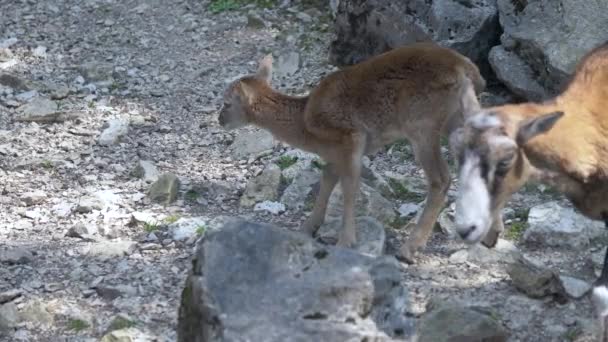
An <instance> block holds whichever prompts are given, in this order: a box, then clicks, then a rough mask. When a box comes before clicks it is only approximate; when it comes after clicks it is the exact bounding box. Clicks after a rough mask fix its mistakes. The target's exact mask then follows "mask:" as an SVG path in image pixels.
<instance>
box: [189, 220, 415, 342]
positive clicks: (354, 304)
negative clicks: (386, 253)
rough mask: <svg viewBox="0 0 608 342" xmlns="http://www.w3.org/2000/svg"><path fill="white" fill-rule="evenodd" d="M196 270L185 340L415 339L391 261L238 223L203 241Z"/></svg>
mask: <svg viewBox="0 0 608 342" xmlns="http://www.w3.org/2000/svg"><path fill="white" fill-rule="evenodd" d="M193 265H194V266H193V270H192V272H191V274H190V275H189V277H188V279H187V281H186V286H185V288H184V291H183V293H182V301H181V307H180V310H179V322H178V340H179V341H183V342H185V341H188V342H193V341H237V340H240V339H241V338H242V337H244V336H247V338H248V339H250V340H251V341H269V342H272V341H354V340H356V341H364V340H370V341H392V340H393V339H394V338H399V339H405V340H407V338H410V337H411V336H412V335H413V333H414V327H413V321H412V320H411V319H409V318H407V317H406V315H405V314H406V312H407V310H408V305H409V304H408V298H407V291H406V288H405V287H403V283H402V282H401V275H400V271H399V267H398V266H397V262H396V261H395V260H394V259H393V258H383V257H380V258H372V257H368V256H364V255H361V254H357V253H356V252H354V251H353V250H351V249H343V248H336V247H333V246H326V245H322V244H320V243H317V242H314V241H313V240H312V239H310V238H308V237H306V236H304V235H303V234H300V233H295V232H289V231H286V230H283V229H279V228H277V227H273V226H270V225H262V224H256V223H251V222H247V221H234V222H231V223H228V224H226V226H224V228H222V229H220V230H219V231H217V232H213V233H211V234H209V235H207V236H206V237H205V238H204V240H203V241H202V242H201V243H200V244H199V246H198V248H197V251H196V254H195V259H194V262H193Z"/></svg>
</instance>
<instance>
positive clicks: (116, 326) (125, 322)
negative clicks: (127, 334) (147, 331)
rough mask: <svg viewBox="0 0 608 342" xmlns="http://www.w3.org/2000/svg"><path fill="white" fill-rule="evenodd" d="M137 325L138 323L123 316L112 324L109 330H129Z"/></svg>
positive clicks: (118, 317)
mask: <svg viewBox="0 0 608 342" xmlns="http://www.w3.org/2000/svg"><path fill="white" fill-rule="evenodd" d="M135 325H136V323H135V322H133V321H131V320H129V319H127V318H125V317H122V316H117V317H115V318H114V319H113V320H112V322H111V323H110V326H109V327H108V330H109V331H114V330H120V329H127V328H131V327H134V326H135Z"/></svg>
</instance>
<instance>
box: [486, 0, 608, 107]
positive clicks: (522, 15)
mask: <svg viewBox="0 0 608 342" xmlns="http://www.w3.org/2000/svg"><path fill="white" fill-rule="evenodd" d="M497 4H498V9H499V13H500V23H501V25H502V27H503V29H504V34H503V36H502V37H501V41H502V45H501V46H498V47H495V48H493V50H492V52H491V54H490V64H491V65H492V68H493V69H494V71H495V72H496V74H497V77H498V78H499V79H500V80H501V81H502V82H503V83H505V85H506V86H507V87H508V88H509V89H510V90H511V91H513V92H514V93H516V94H518V95H520V96H523V97H525V98H527V99H530V100H541V99H543V98H546V97H547V96H551V95H554V94H556V93H557V92H558V91H559V90H560V89H562V87H563V85H564V84H565V82H566V81H567V79H568V77H569V75H571V74H572V72H573V71H574V68H575V66H576V64H577V62H578V61H579V60H580V59H581V57H582V56H583V55H584V54H585V53H587V52H588V51H589V50H591V49H592V48H594V47H595V46H597V45H599V44H600V43H604V42H605V41H607V40H608V30H606V27H608V3H607V2H605V1H578V0H564V1H553V0H527V1H512V0H498V1H497ZM539 86H540V87H542V89H543V90H544V91H543V92H539Z"/></svg>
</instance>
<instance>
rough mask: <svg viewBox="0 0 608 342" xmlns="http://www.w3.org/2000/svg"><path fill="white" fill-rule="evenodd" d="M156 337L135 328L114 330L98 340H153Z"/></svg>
mask: <svg viewBox="0 0 608 342" xmlns="http://www.w3.org/2000/svg"><path fill="white" fill-rule="evenodd" d="M154 340H156V338H154V337H152V336H149V335H147V334H145V333H143V332H141V331H140V330H139V329H137V328H133V327H131V328H126V329H119V330H114V331H111V332H109V333H107V334H106V335H104V336H103V337H102V338H101V340H100V341H99V342H142V341H154Z"/></svg>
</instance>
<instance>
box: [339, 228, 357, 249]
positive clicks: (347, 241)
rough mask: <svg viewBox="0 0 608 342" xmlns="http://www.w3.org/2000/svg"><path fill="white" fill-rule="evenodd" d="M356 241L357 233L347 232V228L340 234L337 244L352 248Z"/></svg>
mask: <svg viewBox="0 0 608 342" xmlns="http://www.w3.org/2000/svg"><path fill="white" fill-rule="evenodd" d="M356 242H357V238H356V237H355V234H351V233H349V232H345V230H342V231H341V232H340V234H339V236H338V242H337V243H336V246H338V247H344V248H352V247H353V246H354V245H355V243H356Z"/></svg>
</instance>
